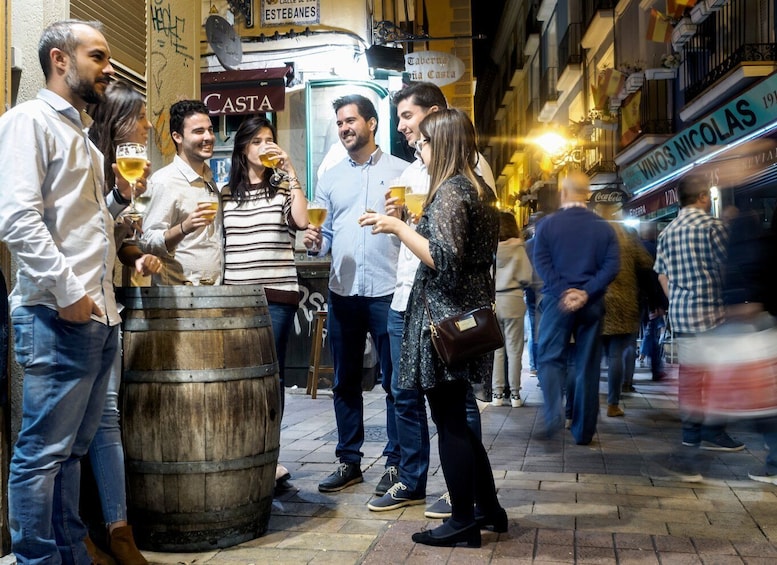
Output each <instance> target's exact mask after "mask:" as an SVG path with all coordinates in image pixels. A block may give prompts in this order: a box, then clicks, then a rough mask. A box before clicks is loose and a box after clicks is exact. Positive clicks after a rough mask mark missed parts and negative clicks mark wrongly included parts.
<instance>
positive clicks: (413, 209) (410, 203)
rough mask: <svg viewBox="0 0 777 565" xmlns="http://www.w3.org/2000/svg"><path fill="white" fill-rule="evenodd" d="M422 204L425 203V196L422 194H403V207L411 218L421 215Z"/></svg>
mask: <svg viewBox="0 0 777 565" xmlns="http://www.w3.org/2000/svg"><path fill="white" fill-rule="evenodd" d="M424 202H426V194H425V193H423V192H407V193H406V194H405V206H407V211H408V212H410V213H411V214H413V216H416V217H418V216H420V215H421V214H422V213H423V211H424Z"/></svg>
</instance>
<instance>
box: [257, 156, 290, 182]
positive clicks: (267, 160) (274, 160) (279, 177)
mask: <svg viewBox="0 0 777 565" xmlns="http://www.w3.org/2000/svg"><path fill="white" fill-rule="evenodd" d="M280 160H281V158H280V156H279V155H277V154H275V155H273V154H268V153H262V154H260V155H259V161H261V163H262V165H263V166H264V167H266V168H268V169H272V175H270V184H271V185H272V186H273V187H275V188H278V187H279V186H280V185H281V183H282V182H283V180H284V176H285V175H284V173H283V171H279V170H278V169H277V168H276V167H277V166H278V163H279V162H280Z"/></svg>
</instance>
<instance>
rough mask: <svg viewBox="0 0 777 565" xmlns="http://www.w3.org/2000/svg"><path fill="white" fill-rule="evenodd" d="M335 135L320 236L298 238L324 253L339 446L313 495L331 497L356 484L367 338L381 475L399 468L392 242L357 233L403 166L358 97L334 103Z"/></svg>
mask: <svg viewBox="0 0 777 565" xmlns="http://www.w3.org/2000/svg"><path fill="white" fill-rule="evenodd" d="M334 109H335V112H336V114H337V128H338V134H339V136H340V141H341V142H342V144H343V147H345V149H346V151H347V152H348V158H347V159H343V160H342V161H341V162H340V163H338V164H337V165H335V166H333V167H332V168H330V169H328V170H327V171H326V172H325V173H324V174H323V175H322V177H321V180H320V181H319V183H318V187H317V188H316V198H315V200H316V202H319V203H321V204H323V205H324V206H326V209H327V218H326V222H325V223H324V226H323V228H322V229H320V230H319V229H315V228H313V227H312V226H311V227H309V228H308V230H307V231H306V233H305V237H304V241H305V245H306V246H307V247H308V249H318V250H319V254H325V253H326V252H327V251H329V250H330V249H331V251H332V266H331V270H330V273H329V315H328V318H327V324H328V328H327V329H328V334H327V335H328V336H329V339H330V344H331V348H332V360H333V364H334V370H335V378H334V386H333V387H332V392H333V393H334V408H335V418H336V420H337V433H338V442H337V448H336V450H335V453H336V455H337V457H338V458H339V460H340V465H339V466H338V468H337V470H336V471H335V472H334V473H332V474H331V475H330V476H329V477H327V478H326V479H324V481H322V482H321V483H320V484H319V486H318V490H320V491H321V492H336V491H340V490H342V489H344V488H346V487H348V486H351V485H353V484H356V483H360V482H362V481H363V478H362V473H361V467H360V463H361V458H362V455H363V454H362V452H361V446H362V444H363V443H364V404H363V400H362V389H361V379H362V360H363V355H364V343H365V340H366V337H367V332H368V331H369V332H370V335H371V336H372V339H373V341H374V342H375V348H376V350H377V353H378V358H379V360H380V369H381V375H382V386H383V389H384V390H385V391H386V428H387V433H388V438H389V439H388V443H387V445H386V448H385V450H384V455H386V456H387V457H389V455H390V454H395V453H396V458H397V460H396V461H392V460H387V461H386V469H389V468H394V469H396V466H397V465H398V464H399V460H398V450H397V449H396V441H397V440H396V422H395V418H394V403H393V400H392V398H391V373H392V368H391V353H390V351H389V341H388V333H387V331H386V320H387V316H388V310H389V305H390V304H391V297H392V293H393V291H394V284H395V281H396V269H397V256H398V253H399V240H398V239H396V238H392V237H390V236H388V235H385V234H382V235H378V236H375V235H372V233H371V230H370V229H369V228H362V227H360V226H359V222H358V219H359V216H361V215H362V214H363V213H364V211H365V210H369V209H372V210H377V211H382V210H383V209H384V202H385V194H386V191H387V190H388V188H389V184H390V182H391V180H392V179H395V178H398V177H399V176H400V174H402V171H403V170H404V169H405V167H406V166H407V163H406V162H405V161H403V160H402V159H399V158H397V157H393V156H392V155H389V154H386V153H383V152H382V151H381V150H380V148H379V147H378V146H377V144H376V143H375V131H376V130H377V127H378V114H377V112H376V111H375V107H374V105H373V104H372V102H371V101H370V100H369V99H367V98H365V97H364V96H360V95H351V96H344V97H342V98H339V99H337V100H335V102H334ZM395 481H396V473H394V474H393V475H392V473H390V472H388V471H387V472H386V473H384V476H383V477H382V478H381V481H380V483H379V484H378V487H377V488H376V493H377V492H378V491H380V492H379V494H381V495H382V494H384V493H385V492H386V490H387V489H388V488H389V487H390V486H391V485H392V484H393V482H395Z"/></svg>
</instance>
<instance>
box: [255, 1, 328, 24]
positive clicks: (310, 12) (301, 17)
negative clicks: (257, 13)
mask: <svg viewBox="0 0 777 565" xmlns="http://www.w3.org/2000/svg"><path fill="white" fill-rule="evenodd" d="M261 10H262V14H261V19H262V26H285V25H296V26H301V25H309V24H317V23H319V21H320V18H321V2H320V0H262V8H261Z"/></svg>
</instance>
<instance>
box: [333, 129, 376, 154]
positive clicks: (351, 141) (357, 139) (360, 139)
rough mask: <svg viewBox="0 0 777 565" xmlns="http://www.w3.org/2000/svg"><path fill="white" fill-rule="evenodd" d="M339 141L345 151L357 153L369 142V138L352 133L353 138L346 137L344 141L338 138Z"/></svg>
mask: <svg viewBox="0 0 777 565" xmlns="http://www.w3.org/2000/svg"><path fill="white" fill-rule="evenodd" d="M340 141H341V142H342V144H343V146H344V147H345V148H346V150H347V151H359V150H360V149H362V148H363V147H365V146H366V145H367V144H368V143H369V142H370V138H369V137H368V136H366V135H362V134H360V133H359V132H354V134H353V136H348V138H346V139H343V138H340Z"/></svg>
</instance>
